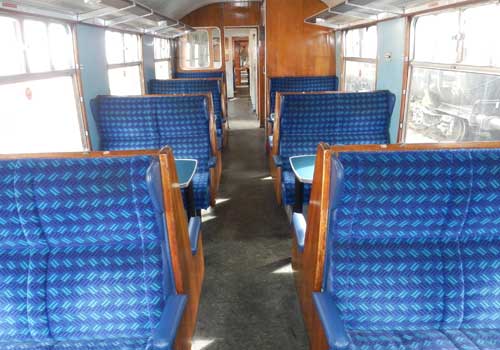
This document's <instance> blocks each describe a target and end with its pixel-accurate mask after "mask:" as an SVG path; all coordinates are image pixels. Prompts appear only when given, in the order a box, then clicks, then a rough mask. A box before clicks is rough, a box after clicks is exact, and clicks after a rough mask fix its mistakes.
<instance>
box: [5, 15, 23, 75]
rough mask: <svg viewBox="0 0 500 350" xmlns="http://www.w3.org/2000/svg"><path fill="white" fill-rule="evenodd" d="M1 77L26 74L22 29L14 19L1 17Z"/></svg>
mask: <svg viewBox="0 0 500 350" xmlns="http://www.w3.org/2000/svg"><path fill="white" fill-rule="evenodd" d="M0 33H2V35H0V48H1V50H0V52H1V54H0V76H2V75H3V76H5V75H16V74H23V73H25V72H26V69H25V67H26V66H25V62H24V53H23V44H22V39H21V28H20V24H19V21H18V20H16V19H14V18H9V17H1V16H0Z"/></svg>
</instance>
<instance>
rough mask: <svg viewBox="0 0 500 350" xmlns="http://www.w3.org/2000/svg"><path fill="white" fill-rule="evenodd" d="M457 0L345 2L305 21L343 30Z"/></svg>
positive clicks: (337, 3)
mask: <svg viewBox="0 0 500 350" xmlns="http://www.w3.org/2000/svg"><path fill="white" fill-rule="evenodd" d="M457 2H460V1H456V0H436V1H432V0H344V1H341V2H339V1H334V3H333V4H332V6H330V7H329V8H327V9H325V10H323V11H321V12H319V13H316V14H314V15H312V16H310V17H308V18H306V19H305V22H306V23H309V24H314V25H319V26H322V27H328V28H332V29H335V30H341V29H345V28H348V27H352V26H356V25H362V24H366V23H370V22H374V21H379V20H382V19H387V18H395V17H400V16H404V15H407V14H411V13H413V12H417V11H420V10H424V9H428V8H435V7H440V6H444V5H448V4H452V3H457Z"/></svg>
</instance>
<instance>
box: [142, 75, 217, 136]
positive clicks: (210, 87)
mask: <svg viewBox="0 0 500 350" xmlns="http://www.w3.org/2000/svg"><path fill="white" fill-rule="evenodd" d="M148 86H149V93H150V94H153V95H156V94H167V95H170V94H198V93H202V94H206V93H212V102H213V107H214V114H215V117H216V123H217V124H216V126H217V129H218V130H220V129H221V128H222V119H223V115H222V97H221V96H222V80H221V79H220V78H205V79H168V80H158V79H153V80H150V81H149V83H148Z"/></svg>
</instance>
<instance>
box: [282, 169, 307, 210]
mask: <svg viewBox="0 0 500 350" xmlns="http://www.w3.org/2000/svg"><path fill="white" fill-rule="evenodd" d="M282 179H283V181H282V182H281V193H282V196H283V203H288V204H293V203H295V175H294V173H293V171H291V170H284V171H283V172H282ZM310 196H311V185H309V184H304V203H306V204H307V203H309V198H310Z"/></svg>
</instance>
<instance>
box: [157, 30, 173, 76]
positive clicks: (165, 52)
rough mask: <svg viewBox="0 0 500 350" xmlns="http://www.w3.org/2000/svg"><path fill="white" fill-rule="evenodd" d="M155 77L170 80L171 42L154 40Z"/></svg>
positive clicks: (161, 39) (160, 39)
mask: <svg viewBox="0 0 500 350" xmlns="http://www.w3.org/2000/svg"><path fill="white" fill-rule="evenodd" d="M154 57H155V76H156V79H171V78H172V46H171V41H170V40H168V39H164V38H154Z"/></svg>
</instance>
